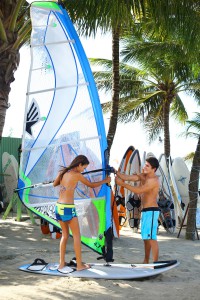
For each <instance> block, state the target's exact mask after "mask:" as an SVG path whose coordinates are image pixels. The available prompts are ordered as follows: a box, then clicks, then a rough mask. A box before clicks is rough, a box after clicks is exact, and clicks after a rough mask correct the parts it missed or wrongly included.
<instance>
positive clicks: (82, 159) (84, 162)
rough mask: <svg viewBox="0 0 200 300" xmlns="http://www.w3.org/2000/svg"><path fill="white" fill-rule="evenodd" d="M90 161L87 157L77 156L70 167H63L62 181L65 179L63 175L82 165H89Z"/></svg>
mask: <svg viewBox="0 0 200 300" xmlns="http://www.w3.org/2000/svg"><path fill="white" fill-rule="evenodd" d="M89 163H90V162H89V160H88V158H87V157H86V156H85V155H78V156H76V157H75V158H74V159H73V160H72V162H71V164H70V165H69V166H68V167H62V170H61V172H60V180H61V179H62V178H63V175H64V174H65V173H67V172H68V171H69V170H71V169H73V168H76V167H78V166H79V165H80V164H81V165H82V166H83V165H89Z"/></svg>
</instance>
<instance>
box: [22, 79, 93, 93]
mask: <svg viewBox="0 0 200 300" xmlns="http://www.w3.org/2000/svg"><path fill="white" fill-rule="evenodd" d="M87 85H89V83H88V82H85V83H80V84H72V85H66V86H60V87H55V88H51V89H45V90H39V91H34V92H27V95H34V94H41V93H48V92H52V91H56V90H63V89H69V88H73V87H79V86H87Z"/></svg>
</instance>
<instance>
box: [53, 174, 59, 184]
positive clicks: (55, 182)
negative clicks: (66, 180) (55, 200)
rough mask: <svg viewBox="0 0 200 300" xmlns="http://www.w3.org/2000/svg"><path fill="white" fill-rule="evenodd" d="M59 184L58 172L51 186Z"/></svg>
mask: <svg viewBox="0 0 200 300" xmlns="http://www.w3.org/2000/svg"><path fill="white" fill-rule="evenodd" d="M57 185H60V173H58V175H57V177H56V179H55V180H54V182H53V186H57Z"/></svg>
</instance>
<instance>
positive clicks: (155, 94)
mask: <svg viewBox="0 0 200 300" xmlns="http://www.w3.org/2000/svg"><path fill="white" fill-rule="evenodd" d="M121 53H122V55H123V56H124V60H125V61H128V62H130V63H134V62H137V65H138V66H139V67H138V68H137V69H136V68H135V67H133V66H131V65H127V64H125V63H122V64H121V65H120V86H121V87H123V88H121V93H120V101H119V117H118V120H119V121H121V122H130V121H135V120H137V119H140V120H141V121H142V122H143V124H144V126H145V129H146V131H147V132H148V136H149V141H153V140H154V139H156V138H157V137H158V136H159V135H160V132H161V131H162V130H163V131H164V152H165V154H166V155H167V157H168V156H169V155H170V129H169V121H170V112H171V115H173V116H174V117H175V118H176V119H177V120H178V121H180V122H182V123H184V122H185V121H186V120H187V117H188V116H187V111H186V109H185V107H184V104H183V102H182V100H181V98H180V97H179V92H181V91H189V92H190V94H192V93H194V92H195V91H198V90H200V84H199V80H198V77H197V76H195V74H194V72H193V67H194V65H193V64H192V63H191V62H190V59H189V56H188V55H186V54H185V48H184V47H183V46H182V45H181V44H180V45H178V44H175V43H173V42H170V41H168V42H167V41H166V42H163V43H161V42H158V41H157V42H156V41H155V39H154V40H153V41H149V40H148V41H146V40H144V39H143V38H142V37H141V36H140V37H139V38H138V36H135V37H134V36H129V37H127V38H126V39H125V40H124V48H123V50H122V51H121ZM180 58H181V61H180ZM92 62H93V63H96V64H102V66H103V67H104V69H105V71H104V72H96V73H94V75H95V78H96V82H97V85H98V87H99V88H100V89H104V90H108V89H111V84H112V83H111V80H109V78H110V79H111V77H110V75H111V62H109V61H105V60H103V61H102V60H92ZM125 70H126V72H125ZM131 70H132V72H131ZM105 74H106V76H105ZM125 74H126V77H125ZM134 74H135V78H133V75H134ZM104 79H105V80H104ZM135 85H137V88H135ZM195 99H196V101H197V102H198V103H200V98H199V97H196V98H195ZM103 109H104V111H105V112H107V111H109V110H110V103H107V104H104V105H103Z"/></svg>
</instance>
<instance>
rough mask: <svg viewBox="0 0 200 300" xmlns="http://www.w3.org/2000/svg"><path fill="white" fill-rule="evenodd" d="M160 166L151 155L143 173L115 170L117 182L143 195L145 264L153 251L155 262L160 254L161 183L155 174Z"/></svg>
mask: <svg viewBox="0 0 200 300" xmlns="http://www.w3.org/2000/svg"><path fill="white" fill-rule="evenodd" d="M158 167H159V162H158V160H157V159H156V158H155V157H149V158H147V159H146V163H145V166H144V168H143V173H141V174H133V175H125V174H122V173H120V172H115V174H116V178H115V181H116V184H118V185H121V186H123V187H124V188H126V189H128V190H130V191H131V192H133V193H136V194H140V195H141V201H142V219H141V235H142V239H143V241H144V251H145V257H144V262H143V263H145V264H148V263H149V258H150V252H151V251H152V256H153V261H154V262H156V261H158V255H159V248H158V242H157V228H158V217H159V212H160V209H159V207H158V204H157V197H158V193H159V187H160V184H159V179H158V176H156V174H155V172H156V170H157V169H158ZM125 181H140V186H132V185H130V184H128V183H126V182H125Z"/></svg>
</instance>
